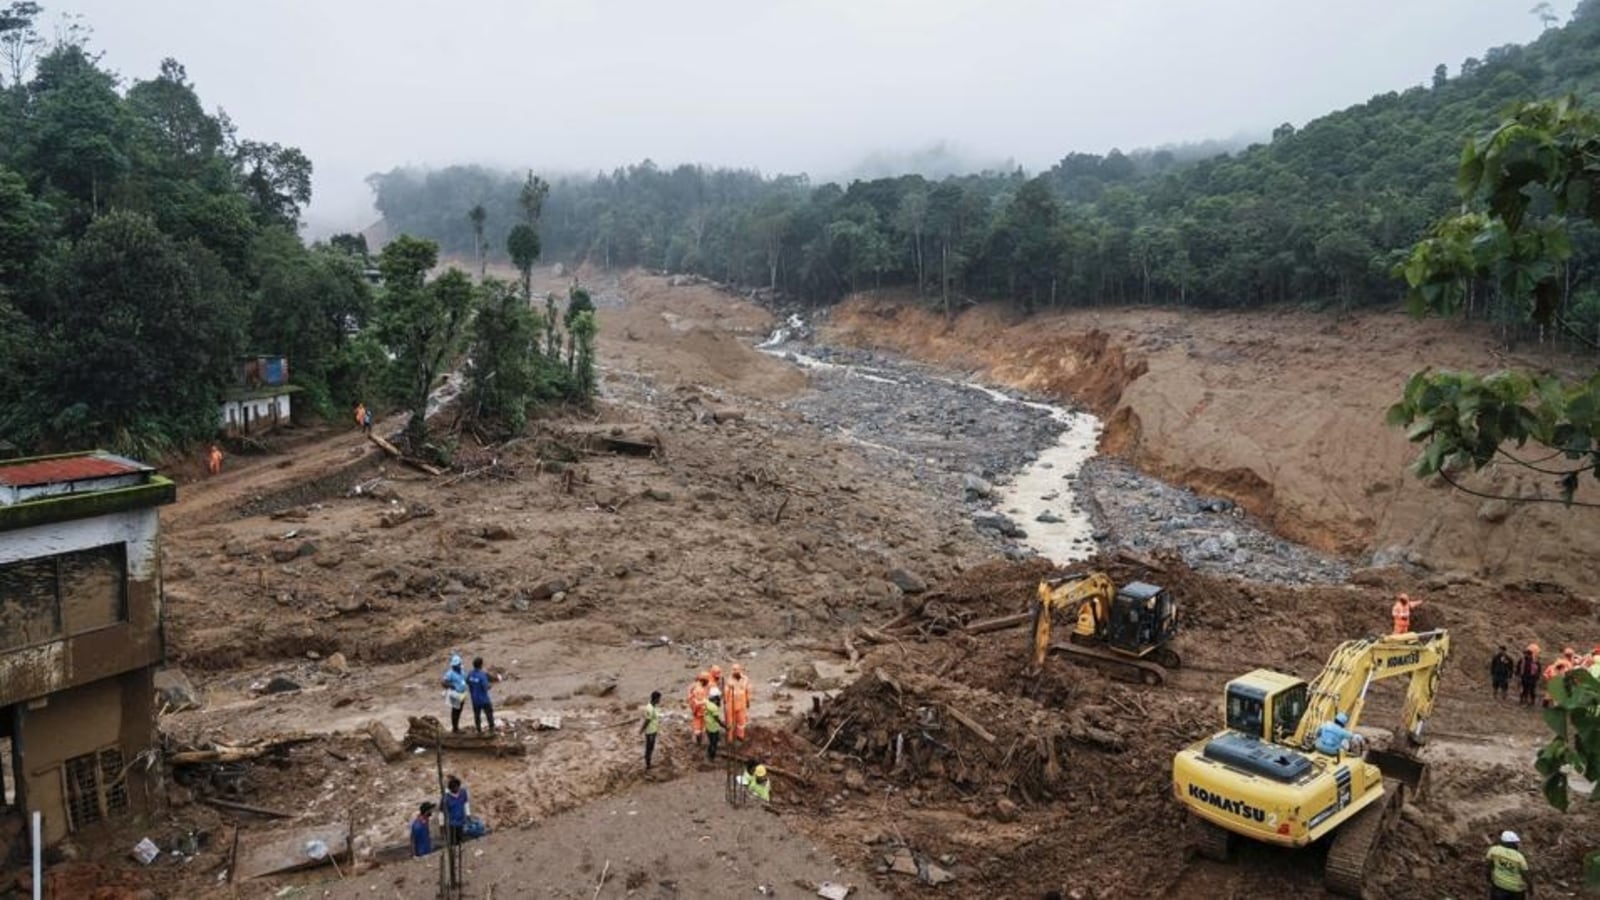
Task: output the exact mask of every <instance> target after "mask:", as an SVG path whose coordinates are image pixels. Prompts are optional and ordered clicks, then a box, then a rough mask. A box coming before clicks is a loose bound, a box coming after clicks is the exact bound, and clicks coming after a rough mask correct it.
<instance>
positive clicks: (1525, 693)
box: [1516, 644, 1544, 706]
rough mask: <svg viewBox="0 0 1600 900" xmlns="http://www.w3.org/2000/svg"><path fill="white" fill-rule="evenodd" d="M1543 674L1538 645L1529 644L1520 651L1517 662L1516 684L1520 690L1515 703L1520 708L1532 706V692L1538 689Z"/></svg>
mask: <svg viewBox="0 0 1600 900" xmlns="http://www.w3.org/2000/svg"><path fill="white" fill-rule="evenodd" d="M1543 674H1544V665H1543V664H1542V663H1541V662H1540V660H1539V645H1538V644H1529V645H1528V648H1527V649H1526V650H1523V651H1522V658H1521V659H1519V660H1517V671H1516V675H1517V682H1518V686H1519V687H1520V688H1521V690H1520V691H1519V692H1518V694H1517V703H1518V704H1519V705H1522V706H1533V705H1534V703H1535V700H1534V690H1535V689H1536V688H1538V687H1539V677H1540V676H1541V675H1543Z"/></svg>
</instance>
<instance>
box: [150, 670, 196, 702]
mask: <svg viewBox="0 0 1600 900" xmlns="http://www.w3.org/2000/svg"><path fill="white" fill-rule="evenodd" d="M154 681H155V689H156V697H157V699H158V703H157V704H156V705H157V706H160V707H164V708H165V709H166V710H167V711H168V712H177V711H179V710H183V709H199V708H200V707H202V706H204V705H205V704H204V703H203V702H202V701H201V699H200V694H199V692H198V691H196V690H195V689H194V683H193V682H191V681H190V680H189V676H188V675H185V674H183V670H182V669H162V670H161V671H159V672H157V673H156V674H155V679H154Z"/></svg>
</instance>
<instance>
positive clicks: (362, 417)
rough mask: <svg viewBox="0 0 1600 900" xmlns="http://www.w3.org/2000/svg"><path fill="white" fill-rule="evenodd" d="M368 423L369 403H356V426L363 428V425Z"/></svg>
mask: <svg viewBox="0 0 1600 900" xmlns="http://www.w3.org/2000/svg"><path fill="white" fill-rule="evenodd" d="M366 424H367V405H366V404H365V403H357V404H356V427H357V428H362V427H365V426H366Z"/></svg>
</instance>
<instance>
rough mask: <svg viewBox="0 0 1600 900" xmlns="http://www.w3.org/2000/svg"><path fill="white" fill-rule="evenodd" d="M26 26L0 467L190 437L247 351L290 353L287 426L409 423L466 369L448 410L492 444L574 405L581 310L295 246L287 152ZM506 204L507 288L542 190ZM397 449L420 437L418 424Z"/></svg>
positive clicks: (6, 203)
mask: <svg viewBox="0 0 1600 900" xmlns="http://www.w3.org/2000/svg"><path fill="white" fill-rule="evenodd" d="M41 12H42V10H41V9H40V7H39V6H38V5H37V4H34V3H31V2H15V3H12V4H10V5H9V6H5V7H0V61H3V62H4V63H5V66H4V73H5V74H3V75H0V454H9V453H16V452H26V453H39V452H48V451H52V450H61V449H81V448H84V447H95V446H107V447H111V448H113V449H117V450H121V451H124V452H128V453H133V454H137V455H140V456H145V457H150V458H157V457H159V456H161V455H162V454H164V453H166V452H168V451H171V450H176V449H182V448H184V447H186V446H188V445H190V444H192V443H194V442H197V441H209V440H211V439H213V438H214V437H215V436H216V435H217V432H218V430H219V428H220V424H221V423H220V409H221V407H220V401H221V399H222V398H223V396H224V394H225V391H227V390H228V389H229V388H236V389H241V388H244V387H246V385H245V384H244V383H243V373H242V370H241V357H242V356H244V355H247V354H267V355H273V356H284V357H287V358H288V360H289V372H290V380H291V381H292V384H293V386H294V387H295V388H298V389H299V391H300V392H299V393H298V394H296V399H295V400H294V409H295V412H294V415H295V417H296V418H304V416H305V414H307V413H312V414H316V413H320V414H323V415H328V414H331V413H334V412H339V413H340V414H341V415H342V414H343V412H342V411H343V410H345V409H348V408H350V406H351V405H353V404H355V403H358V402H364V403H370V404H372V405H374V406H379V405H380V404H385V403H387V404H388V405H389V406H388V407H380V408H396V409H400V410H412V411H414V410H420V409H423V408H425V406H426V404H427V398H428V393H429V391H430V390H431V389H432V388H433V386H434V384H435V382H436V379H437V378H438V377H439V376H440V375H442V374H443V372H445V371H446V370H448V369H451V368H455V367H456V366H457V365H458V360H459V359H460V357H461V354H462V353H463V351H465V352H466V353H467V354H468V356H470V359H471V364H470V365H466V366H463V367H462V369H463V371H464V374H465V375H466V383H467V391H466V394H465V399H466V401H467V405H468V410H467V415H468V416H469V417H470V418H471V419H472V420H473V421H474V422H475V423H476V424H479V425H482V426H485V427H486V428H487V431H488V432H494V431H496V430H499V429H506V430H511V431H515V430H518V429H520V428H521V427H522V426H523V425H524V424H525V422H526V413H527V407H528V405H529V404H530V403H534V402H541V401H553V400H563V401H565V400H574V401H578V402H580V403H581V402H583V401H584V400H585V399H586V398H587V397H588V396H589V395H590V394H591V393H592V392H593V389H594V361H593V357H594V338H595V330H596V326H595V322H594V316H593V312H592V310H593V305H592V303H590V301H589V299H588V295H587V294H586V293H584V292H583V291H581V290H574V291H572V294H571V296H570V297H568V298H567V300H566V312H565V314H564V315H561V316H560V317H559V318H558V310H557V307H556V300H555V298H548V299H546V300H545V303H544V306H545V311H544V313H543V315H541V314H539V313H538V312H536V311H535V310H534V309H533V304H532V303H530V298H529V296H528V287H527V279H526V276H524V279H523V281H522V284H521V285H520V286H515V285H506V284H503V283H499V282H495V281H493V280H486V281H480V282H478V283H474V281H473V280H472V279H471V278H470V277H469V276H468V275H467V274H466V273H465V272H462V271H460V270H457V269H452V270H451V271H449V272H446V273H444V274H442V275H440V276H439V277H437V278H435V279H433V280H432V281H431V282H430V281H429V280H428V276H429V273H430V272H432V270H433V269H434V268H435V267H436V265H437V262H438V249H437V247H436V246H435V245H434V243H433V242H431V241H427V240H423V239H411V238H409V237H406V236H401V238H399V239H397V240H395V241H393V242H391V243H390V244H389V245H388V246H387V247H385V248H384V252H383V253H382V254H381V255H379V256H378V257H376V258H373V257H369V256H368V254H367V247H366V243H365V241H364V240H363V239H361V238H360V237H357V236H354V235H337V236H335V237H333V238H331V239H330V240H329V242H328V243H327V244H326V245H322V244H318V245H314V246H310V247H308V246H306V245H305V243H303V242H302V241H301V239H300V237H299V234H298V230H299V224H300V222H299V220H300V213H301V210H302V209H304V207H305V206H306V204H307V203H309V202H310V200H311V161H310V160H308V159H307V158H306V157H305V155H304V154H302V153H301V152H300V151H299V150H297V149H295V148H293V147H284V146H280V145H278V144H275V143H265V142H261V141H255V140H249V139H246V138H242V137H240V136H239V134H238V133H237V131H236V129H235V127H234V125H233V123H232V122H231V121H230V120H229V119H228V117H227V116H226V115H225V114H223V113H222V112H221V111H218V112H216V113H215V114H212V113H207V112H206V111H205V108H204V107H203V106H202V104H201V101H200V98H199V96H198V94H197V93H196V90H195V88H194V86H193V85H192V84H190V83H189V80H188V77H187V74H186V73H185V71H184V68H183V66H182V65H180V64H179V63H177V62H175V61H173V60H170V59H169V60H166V61H165V62H163V63H162V65H161V70H160V72H159V73H157V74H156V75H155V77H153V78H150V79H135V80H134V81H132V83H131V84H126V85H124V84H122V83H121V81H120V79H119V78H118V77H117V76H115V75H113V74H112V73H111V71H110V69H109V68H108V67H107V66H105V65H104V64H103V63H102V62H101V60H100V58H99V56H98V55H97V54H96V53H94V52H92V51H91V50H90V49H88V45H87V34H86V32H85V31H83V30H76V29H67V30H66V31H65V32H61V33H58V35H57V37H56V39H55V40H54V41H53V42H51V41H47V40H46V39H45V38H44V37H43V36H41V35H40V33H39V32H38V31H37V30H36V28H35V21H36V20H37V19H38V17H39V16H40V14H41ZM530 187H532V185H530ZM519 188H520V186H519V185H512V186H511V187H510V188H509V189H508V190H507V191H506V193H505V198H504V199H505V200H506V201H507V202H509V203H511V204H513V205H514V206H515V207H516V208H517V210H518V213H517V215H518V218H519V224H518V226H517V227H518V229H519V230H520V233H519V241H518V242H517V246H518V247H519V248H520V249H521V251H522V253H521V254H520V256H519V265H520V266H522V267H523V268H524V270H525V271H526V269H527V268H529V267H531V266H532V265H533V262H534V260H536V259H537V258H538V256H539V253H540V247H539V229H538V225H539V221H538V220H539V201H540V199H541V198H542V194H533V195H529V194H528V193H527V192H526V191H521V190H519ZM500 244H501V245H504V241H503V240H502V241H501V242H500ZM374 269H375V270H377V271H379V272H381V273H382V276H383V280H384V282H385V284H384V286H383V287H382V288H381V289H377V290H374V289H373V288H372V287H370V285H369V281H368V275H369V272H370V271H372V270H374ZM368 326H370V327H368ZM408 433H409V436H410V438H411V440H412V442H413V444H414V445H416V444H421V443H424V442H425V440H426V437H427V435H426V434H425V430H424V428H423V420H422V418H421V417H420V416H415V417H413V419H412V420H411V425H410V428H409V431H408ZM434 452H436V453H441V454H442V453H443V452H444V451H443V450H440V449H439V448H434Z"/></svg>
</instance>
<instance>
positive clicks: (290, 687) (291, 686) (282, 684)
mask: <svg viewBox="0 0 1600 900" xmlns="http://www.w3.org/2000/svg"><path fill="white" fill-rule="evenodd" d="M298 690H300V685H298V684H296V683H295V682H293V681H290V680H289V679H287V678H285V677H283V676H282V675H274V676H272V680H271V681H268V682H267V686H266V687H264V688H262V689H261V693H263V694H287V693H289V692H290V691H298Z"/></svg>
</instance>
